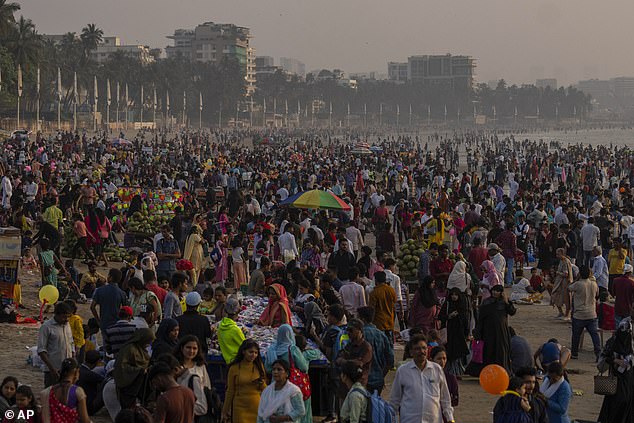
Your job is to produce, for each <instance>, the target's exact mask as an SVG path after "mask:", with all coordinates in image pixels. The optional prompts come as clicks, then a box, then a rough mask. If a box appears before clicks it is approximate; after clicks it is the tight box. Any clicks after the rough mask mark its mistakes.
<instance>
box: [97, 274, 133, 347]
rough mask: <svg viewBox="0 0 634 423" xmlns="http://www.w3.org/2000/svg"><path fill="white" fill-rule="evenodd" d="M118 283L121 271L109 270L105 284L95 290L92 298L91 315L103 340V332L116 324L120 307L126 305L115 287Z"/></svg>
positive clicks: (123, 297)
mask: <svg viewBox="0 0 634 423" xmlns="http://www.w3.org/2000/svg"><path fill="white" fill-rule="evenodd" d="M120 281H121V271H120V270H119V269H110V272H108V280H107V283H106V284H105V285H104V286H101V287H99V288H97V290H96V291H95V293H94V294H93V296H92V303H91V304H90V311H92V315H93V316H95V319H97V322H99V327H100V328H101V334H102V336H104V340H106V339H107V336H105V330H106V329H107V328H108V327H109V326H111V325H113V324H115V323H116V322H117V320H118V317H119V311H120V309H121V306H124V305H126V304H127V303H128V297H126V295H125V293H124V292H123V291H122V290H121V289H120V288H119V286H118V285H117V284H118V283H119V282H120ZM97 306H99V312H97Z"/></svg>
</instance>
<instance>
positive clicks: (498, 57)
mask: <svg viewBox="0 0 634 423" xmlns="http://www.w3.org/2000/svg"><path fill="white" fill-rule="evenodd" d="M14 1H19V2H20V3H21V5H22V14H24V15H25V16H26V17H28V18H31V19H32V20H33V21H34V22H35V24H36V25H37V28H38V30H39V32H40V33H53V34H58V33H64V32H68V31H76V32H79V31H80V30H81V28H82V27H83V26H84V25H85V24H86V23H96V24H97V25H98V26H99V27H101V28H102V29H103V30H104V32H105V34H106V35H117V36H120V37H121V38H122V40H123V41H124V42H125V43H130V44H132V43H141V44H147V45H150V46H151V47H161V48H165V46H166V45H168V44H169V42H170V40H168V39H167V38H165V36H166V35H168V34H171V33H173V31H174V29H176V28H194V27H195V26H196V24H198V23H202V22H205V21H213V22H218V23H235V24H237V25H240V26H246V27H249V28H251V31H252V34H253V36H254V38H253V44H254V46H255V48H256V50H257V54H258V55H268V56H274V57H275V58H276V63H277V59H278V58H279V57H281V56H287V57H295V58H298V59H300V60H302V61H303V62H304V63H306V68H307V71H310V70H314V69H317V68H341V69H343V70H344V71H346V72H365V71H379V72H381V73H387V62H388V61H406V59H407V56H409V55H415V54H444V53H452V54H468V55H471V56H473V57H474V58H476V59H477V69H476V79H477V80H479V81H485V82H486V81H488V80H491V79H498V78H505V79H506V80H507V81H510V82H511V83H523V82H534V79H535V78H540V77H543V78H546V77H556V78H558V80H559V84H560V85H561V84H562V83H564V84H569V83H574V82H576V81H577V80H579V79H585V78H592V77H594V78H609V77H614V76H630V75H634V54H633V53H634V48H633V47H632V41H633V40H634V26H633V24H632V17H633V16H634V1H632V0H608V1H597V0H313V1H307V0H178V1H174V0H99V1H97V0H14Z"/></svg>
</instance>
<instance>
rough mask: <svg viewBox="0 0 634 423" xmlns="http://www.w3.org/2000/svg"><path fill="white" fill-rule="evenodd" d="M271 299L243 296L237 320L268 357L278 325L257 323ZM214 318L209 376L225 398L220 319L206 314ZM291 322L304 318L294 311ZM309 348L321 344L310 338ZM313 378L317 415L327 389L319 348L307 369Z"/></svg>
mask: <svg viewBox="0 0 634 423" xmlns="http://www.w3.org/2000/svg"><path fill="white" fill-rule="evenodd" d="M267 302H268V299H267V298H262V297H253V296H247V297H243V298H242V311H241V312H240V314H239V315H238V318H237V324H238V326H240V327H241V328H242V330H243V332H244V333H245V336H246V337H247V338H251V339H254V340H255V341H257V342H258V345H259V346H260V352H261V354H262V358H263V359H264V358H265V357H266V352H267V350H268V349H269V346H270V345H271V344H272V343H273V342H275V340H276V338H277V328H271V327H268V326H258V325H255V323H256V322H257V321H258V319H259V318H260V315H261V314H262V312H263V311H264V309H265V308H266V305H267ZM207 317H208V318H209V319H210V321H211V322H212V329H213V330H212V332H213V333H214V339H212V342H211V349H210V350H209V354H208V356H207V371H208V373H209V377H210V378H211V380H212V381H213V383H214V388H215V389H216V392H217V393H218V395H220V397H221V398H222V399H224V395H225V391H226V389H227V372H228V366H227V363H226V362H225V360H224V359H223V357H222V354H221V353H220V348H219V347H218V340H217V338H215V334H216V331H215V327H216V325H217V322H214V321H213V316H207ZM291 322H292V324H293V327H294V328H301V327H303V323H302V321H301V319H300V318H299V317H298V316H297V314H295V313H293V315H292V316H291ZM307 343H308V349H315V350H317V351H319V348H318V347H317V345H315V343H314V342H313V341H312V340H311V339H307ZM308 375H309V377H310V382H311V385H312V396H311V400H312V406H313V410H314V413H315V414H316V415H321V414H322V411H324V410H325V406H326V403H325V402H326V398H327V397H326V393H325V392H326V390H327V389H328V360H327V359H326V357H325V356H324V355H323V354H322V353H321V351H320V352H319V358H318V359H316V360H312V361H311V362H310V368H309V371H308Z"/></svg>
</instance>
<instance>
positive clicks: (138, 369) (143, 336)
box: [113, 329, 154, 409]
mask: <svg viewBox="0 0 634 423" xmlns="http://www.w3.org/2000/svg"><path fill="white" fill-rule="evenodd" d="M152 341H154V332H153V331H152V329H138V330H137V331H136V332H134V335H133V336H132V338H130V340H129V341H128V342H127V343H126V344H125V345H124V346H123V348H121V350H120V351H119V354H118V355H117V358H116V361H115V363H114V372H113V376H114V380H115V385H116V386H117V396H118V397H119V402H120V403H121V408H122V409H126V408H130V407H131V406H132V405H134V403H135V402H136V399H137V398H139V399H141V400H142V399H143V396H144V395H145V392H143V390H144V386H145V383H146V382H145V374H146V369H147V368H148V367H149V365H150V355H149V354H148V352H147V347H148V346H149V345H150V344H151V343H152Z"/></svg>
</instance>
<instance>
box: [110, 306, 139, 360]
mask: <svg viewBox="0 0 634 423" xmlns="http://www.w3.org/2000/svg"><path fill="white" fill-rule="evenodd" d="M133 314H134V313H133V311H132V307H130V306H123V307H121V309H119V320H117V322H116V323H114V324H112V325H110V326H108V327H107V328H106V330H105V331H104V332H103V338H104V345H105V348H106V352H107V353H108V354H109V355H112V356H115V357H116V356H117V353H118V352H119V350H121V348H123V346H124V345H125V344H126V343H127V342H128V341H129V340H130V338H132V335H134V331H136V329H137V328H136V325H135V324H134V323H132V322H130V320H131V319H132V315H133Z"/></svg>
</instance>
